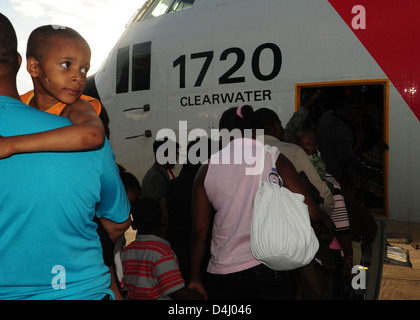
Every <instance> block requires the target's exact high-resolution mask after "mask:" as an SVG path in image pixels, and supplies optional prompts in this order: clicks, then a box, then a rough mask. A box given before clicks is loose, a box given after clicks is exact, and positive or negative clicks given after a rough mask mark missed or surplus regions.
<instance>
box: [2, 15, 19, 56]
mask: <svg viewBox="0 0 420 320" xmlns="http://www.w3.org/2000/svg"><path fill="white" fill-rule="evenodd" d="M0 47H1V48H4V49H6V48H7V49H9V51H17V37H16V32H15V29H14V28H13V25H12V23H11V22H10V20H9V19H8V18H7V17H6V16H5V15H3V14H1V13H0Z"/></svg>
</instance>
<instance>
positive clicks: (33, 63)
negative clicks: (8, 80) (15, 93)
mask: <svg viewBox="0 0 420 320" xmlns="http://www.w3.org/2000/svg"><path fill="white" fill-rule="evenodd" d="M26 70H28V72H29V74H30V75H31V77H32V78H38V76H39V72H40V68H39V62H38V60H36V59H35V58H34V57H29V58H28V59H27V62H26Z"/></svg>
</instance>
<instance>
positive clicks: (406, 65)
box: [328, 0, 420, 120]
mask: <svg viewBox="0 0 420 320" xmlns="http://www.w3.org/2000/svg"><path fill="white" fill-rule="evenodd" d="M328 1H329V3H330V4H331V5H332V6H333V7H334V9H335V10H336V11H337V13H338V14H339V15H340V16H341V18H342V19H343V20H344V21H345V22H346V23H347V25H348V26H349V27H350V29H351V30H352V31H353V33H354V34H355V35H356V36H357V38H358V39H359V40H360V41H361V43H362V44H363V45H364V46H365V48H366V49H367V50H368V51H369V53H370V54H371V55H372V57H373V58H374V59H375V61H376V62H377V63H378V64H379V66H380V67H381V68H382V70H383V71H384V72H385V74H386V75H387V77H388V78H389V80H390V81H391V82H392V83H393V85H394V86H395V88H396V89H397V90H398V92H399V93H400V94H401V96H402V97H403V98H404V100H405V101H406V102H407V104H408V105H409V107H410V108H411V110H412V111H413V112H414V114H415V115H416V117H417V119H419V120H420V97H419V95H420V60H419V59H418V56H419V52H420V41H418V39H417V37H418V33H419V31H420V18H419V17H418V14H419V13H420V1H418V0H404V1H396V0H369V1H363V0H346V1H343V0H328ZM358 6H359V7H358ZM360 6H362V7H360ZM360 9H362V10H360ZM363 11H364V12H363ZM363 14H364V15H365V16H364V17H363ZM363 18H365V22H366V24H365V25H363V22H364V21H363V20H360V19H363ZM363 27H365V28H363ZM390 107H392V106H390Z"/></svg>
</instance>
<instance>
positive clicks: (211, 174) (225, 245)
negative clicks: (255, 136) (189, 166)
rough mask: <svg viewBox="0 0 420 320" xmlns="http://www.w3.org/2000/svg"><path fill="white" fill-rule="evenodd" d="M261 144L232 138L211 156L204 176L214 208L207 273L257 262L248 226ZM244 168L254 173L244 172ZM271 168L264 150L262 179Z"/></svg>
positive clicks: (216, 272)
mask: <svg viewBox="0 0 420 320" xmlns="http://www.w3.org/2000/svg"><path fill="white" fill-rule="evenodd" d="M263 148H264V145H263V144H261V143H260V142H259V141H257V140H252V139H247V138H244V139H235V140H233V141H231V142H230V144H229V145H228V146H227V147H225V148H224V149H222V150H221V151H219V152H218V153H216V154H214V155H213V156H212V157H211V158H210V161H209V166H208V170H207V175H206V178H205V180H204V188H205V190H206V194H207V196H208V198H209V200H210V202H211V203H212V205H213V208H214V209H215V210H216V214H215V217H214V224H213V231H212V241H211V258H210V261H209V265H208V268H207V271H208V272H210V273H215V274H227V273H233V272H238V271H242V270H245V269H249V268H251V267H254V266H256V265H258V264H260V262H259V261H258V260H256V259H255V258H254V256H253V255H252V253H251V245H250V227H251V216H252V207H253V203H254V197H255V193H256V191H257V188H258V178H259V175H258V174H259V168H260V159H261V155H262V150H263ZM235 156H236V158H235ZM229 157H230V158H229ZM241 158H242V159H241ZM229 160H230V161H229ZM240 160H242V161H240ZM252 162H254V163H252ZM223 163H227V164H223ZM235 163H237V164H235ZM246 168H248V173H250V171H253V172H251V173H254V174H246V173H247V172H246ZM270 170H271V157H270V155H269V154H266V157H265V165H264V173H263V179H264V178H265V177H266V176H267V173H268V172H269V171H270Z"/></svg>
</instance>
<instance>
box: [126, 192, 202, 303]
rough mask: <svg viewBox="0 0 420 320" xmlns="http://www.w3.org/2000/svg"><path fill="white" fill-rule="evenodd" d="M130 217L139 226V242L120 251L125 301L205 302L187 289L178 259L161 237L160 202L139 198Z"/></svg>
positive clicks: (162, 225) (162, 222) (134, 242)
mask: <svg viewBox="0 0 420 320" xmlns="http://www.w3.org/2000/svg"><path fill="white" fill-rule="evenodd" d="M131 214H132V216H133V221H134V224H135V225H136V227H137V235H136V239H135V241H133V242H132V243H130V244H129V245H128V246H127V247H125V248H124V249H123V250H122V251H121V261H122V265H123V279H122V281H121V287H122V290H123V293H124V294H125V296H126V299H130V300H131V299H134V300H172V299H173V300H197V299H202V297H201V296H200V295H199V294H198V293H196V292H195V291H192V290H191V289H189V288H187V287H186V286H185V281H184V279H183V278H182V276H181V272H180V271H179V263H178V259H177V257H176V255H175V253H174V252H173V251H172V249H171V247H170V244H169V242H168V241H166V240H165V239H163V238H162V237H161V236H162V230H163V227H164V219H163V215H162V210H161V207H160V205H159V203H158V202H157V201H156V200H154V199H151V198H142V199H138V200H136V201H135V202H134V203H133V204H132V206H131Z"/></svg>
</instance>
